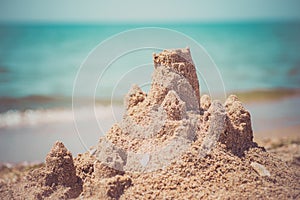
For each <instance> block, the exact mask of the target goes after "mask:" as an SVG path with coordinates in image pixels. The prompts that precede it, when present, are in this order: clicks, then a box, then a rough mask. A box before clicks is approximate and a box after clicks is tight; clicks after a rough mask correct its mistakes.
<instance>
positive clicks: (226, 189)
mask: <svg viewBox="0 0 300 200" xmlns="http://www.w3.org/2000/svg"><path fill="white" fill-rule="evenodd" d="M183 57H184V58H185V59H184V62H182V58H183ZM153 60H154V72H153V76H152V84H151V88H150V90H149V92H148V93H146V92H143V91H142V90H141V89H140V88H139V87H138V86H137V85H133V86H132V88H131V89H130V90H129V92H128V94H127V95H126V96H125V98H124V105H123V106H120V105H118V106H117V107H114V110H111V107H107V106H103V105H102V106H98V107H96V108H97V109H99V110H101V111H103V112H100V113H97V112H96V114H98V115H96V116H97V117H98V118H99V119H100V120H101V122H102V123H103V124H105V126H104V125H102V127H101V128H102V129H106V130H107V131H106V132H105V134H104V133H99V126H95V124H93V123H92V119H93V118H94V117H95V113H92V115H91V113H89V112H86V110H85V109H81V110H80V116H81V118H79V121H78V119H77V121H76V123H78V124H77V127H80V124H83V125H84V127H81V128H84V130H85V131H86V132H85V133H84V134H78V132H76V131H75V130H76V129H74V121H73V120H72V117H70V116H73V113H72V112H69V111H67V110H63V111H62V110H56V112H55V113H56V114H58V113H59V114H60V115H61V116H62V118H63V119H65V120H64V121H61V120H58V121H56V120H54V119H55V118H51V116H52V114H53V113H51V112H53V110H52V111H47V110H45V111H43V112H40V111H31V112H30V113H29V114H28V113H27V114H22V115H21V120H19V121H14V123H4V122H5V120H7V119H10V118H7V116H4V115H3V116H2V127H1V135H0V137H2V138H4V140H0V141H11V142H10V143H1V145H0V147H1V148H2V149H1V151H0V152H1V154H0V156H1V158H2V159H3V160H4V162H3V164H2V165H1V168H0V195H1V198H3V199H10V198H18V197H22V196H24V195H26V196H27V197H29V198H33V199H51V198H55V199H56V198H58V199H70V198H77V199H80V198H84V199H128V198H129V199H131V198H133V199H140V198H142V199H165V198H175V199H181V198H183V197H186V198H188V199H215V198H221V199H223V198H234V199H236V198H242V199H244V198H252V197H253V198H264V197H266V196H268V198H271V199H275V198H280V199H297V198H299V195H300V192H299V181H298V178H299V173H298V171H299V167H300V162H299V158H300V157H299V155H300V138H299V132H298V131H299V126H300V124H299V123H300V121H299V119H300V114H299V112H298V111H297V110H295V109H294V108H297V107H299V106H300V105H299V104H300V95H299V92H298V90H277V91H257V92H250V93H244V94H238V96H240V98H241V99H247V100H248V101H246V102H245V104H243V103H242V102H241V101H240V100H239V98H238V96H236V95H228V98H227V99H226V102H224V103H223V102H220V101H218V100H212V99H210V97H209V96H208V95H205V94H203V95H201V96H200V93H199V83H198V79H197V76H196V70H195V67H194V64H193V62H192V58H191V54H190V50H189V49H188V48H187V49H177V50H164V51H162V52H161V53H159V54H153ZM183 86H184V87H183ZM263 94H264V95H263ZM249 95H250V96H249ZM262 96H263V97H264V98H262ZM199 97H201V99H200V98H199ZM122 107H123V109H122ZM116 108H118V109H116ZM124 108H125V110H124ZM109 111H114V112H112V114H114V115H115V116H113V117H112V116H111V114H109ZM101 113H102V114H101ZM103 113H105V114H103ZM8 114H11V113H8ZM14 114H15V115H18V113H14ZM42 115H44V116H45V117H47V120H44V121H43V120H41V117H39V116H42ZM33 116H35V117H33ZM5 117H6V118H5ZM9 117H11V116H10V115H9ZM112 119H113V120H112ZM117 119H118V120H117ZM77 130H78V129H77ZM21 132H22V133H21ZM20 133H21V134H20ZM62 133H63V134H62ZM21 138H23V139H21ZM57 138H59V140H60V141H63V142H58V141H56V140H57ZM37 149H38V151H37ZM6 160H10V161H12V160H13V162H10V163H7V162H5V161H6ZM22 161H23V163H22ZM24 161H25V162H24ZM10 188H12V189H10Z"/></svg>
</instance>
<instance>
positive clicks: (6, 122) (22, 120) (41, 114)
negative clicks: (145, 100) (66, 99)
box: [0, 105, 121, 128]
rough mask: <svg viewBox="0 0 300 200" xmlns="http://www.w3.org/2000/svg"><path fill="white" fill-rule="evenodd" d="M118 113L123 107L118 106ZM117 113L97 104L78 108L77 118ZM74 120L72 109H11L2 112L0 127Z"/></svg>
mask: <svg viewBox="0 0 300 200" xmlns="http://www.w3.org/2000/svg"><path fill="white" fill-rule="evenodd" d="M117 112H118V113H120V112H121V108H120V109H119V108H118V111H117ZM114 115H115V113H113V111H112V108H111V107H110V106H102V105H97V106H96V107H95V110H94V109H92V107H81V108H77V109H76V120H87V121H88V120H91V119H95V117H96V118H97V120H104V119H110V118H112V117H113V116H114ZM73 121H74V113H73V110H72V109H39V110H31V109H28V110H25V111H20V110H9V111H7V112H4V113H1V114H0V128H11V127H20V126H36V125H41V124H51V123H67V122H73Z"/></svg>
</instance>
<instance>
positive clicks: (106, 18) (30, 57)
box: [0, 0, 300, 162]
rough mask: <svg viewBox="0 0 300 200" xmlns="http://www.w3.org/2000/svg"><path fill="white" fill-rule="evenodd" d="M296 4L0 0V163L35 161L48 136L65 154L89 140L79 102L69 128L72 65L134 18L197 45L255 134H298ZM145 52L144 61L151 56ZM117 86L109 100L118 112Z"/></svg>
mask: <svg viewBox="0 0 300 200" xmlns="http://www.w3.org/2000/svg"><path fill="white" fill-rule="evenodd" d="M299 8H300V2H299V1H297V0H290V1H284V0H265V1H260V0H251V1H250V0H245V1H238V0H229V1H226V2H225V1H224V2H222V1H216V0H212V1H209V0H207V1H196V0H191V1H178V0H175V1H171V0H166V1H157V0H152V1H138V0H132V1H126V2H125V1H116V0H113V1H98V0H97V1H96V0H92V1H74V0H64V1H61V0H51V1H39V0H23V1H17V0H1V1H0V162H21V161H29V162H32V161H41V160H43V158H44V157H45V155H46V153H47V152H48V150H49V149H50V148H51V146H52V144H53V143H54V142H55V141H56V140H62V141H63V142H64V143H65V144H66V146H67V147H68V148H69V149H70V150H71V151H72V152H73V154H75V155H76V154H77V153H79V152H84V151H85V150H86V147H89V146H91V145H95V144H96V143H97V140H98V137H99V134H98V133H94V132H93V131H92V130H91V131H89V129H88V123H89V121H90V120H91V119H89V117H86V116H87V114H86V112H85V109H84V103H83V107H82V110H81V112H82V113H81V118H82V119H81V120H82V123H86V126H87V132H86V133H84V134H82V133H81V134H80V135H78V133H77V132H76V129H75V126H74V122H73V113H72V108H71V105H72V91H73V82H74V79H75V77H76V73H77V71H78V70H79V67H80V65H81V63H82V62H83V61H84V59H85V58H86V57H87V56H88V54H89V52H90V51H91V50H92V49H93V48H94V47H95V46H97V45H98V44H99V43H100V42H103V41H104V40H106V39H107V38H108V37H111V36H113V35H115V34H118V33H120V32H122V31H126V30H130V29H133V28H142V27H161V28H169V29H172V30H176V31H179V32H182V33H184V34H186V35H187V36H189V37H191V38H193V39H194V40H195V41H197V42H198V43H199V44H201V45H202V46H203V47H204V48H205V49H206V50H207V52H208V54H209V55H210V56H211V57H212V59H213V60H214V62H215V63H216V65H217V66H218V68H219V70H220V73H221V75H222V78H223V81H224V86H225V89H226V93H227V95H229V94H231V93H235V94H237V95H238V96H239V98H240V99H241V100H242V101H243V102H244V104H245V106H246V108H247V109H249V110H250V112H251V114H252V121H253V129H254V135H255V138H256V139H257V140H259V139H265V138H272V137H298V136H299V130H300V109H299V108H300V95H299V94H300V92H299V91H300V90H299V89H300V12H299ZM148 37H149V36H148ZM124 42H126V41H124ZM120 45H122V44H120ZM179 48H182V47H179ZM191 51H192V49H191ZM147 55H148V57H147V58H145V59H148V60H147V61H145V62H148V61H149V62H151V60H152V55H151V54H147ZM141 58H142V57H139V58H137V59H141ZM99 59H101V58H99ZM130 59H131V58H130ZM130 59H127V60H125V61H124V63H121V64H120V65H126V64H129V65H130V62H131V60H130ZM143 62H144V61H143ZM198 67H199V69H201V66H198ZM116 69H117V68H116ZM90 73H93V71H91V72H90ZM149 77H150V75H149V73H141V74H140V78H145V79H147V78H149ZM132 81H133V82H134V80H132ZM114 84H115V83H114V82H113V81H112V82H110V83H109V84H108V85H107V88H106V90H104V91H101V94H100V93H99V96H98V95H97V106H98V107H97V109H99V110H101V115H100V116H97V117H98V118H99V120H102V122H104V123H103V124H104V130H107V129H108V128H109V127H110V126H111V124H112V123H113V121H112V120H111V119H112V116H111V109H110V108H109V106H108V104H109V102H107V97H109V96H110V95H111V91H112V90H113V88H114ZM128 89H129V88H128ZM126 92H127V90H126V89H125V90H124V94H125V93H126ZM205 92H207V91H205V89H203V90H202V94H203V93H205ZM122 95H123V94H120V95H119V96H117V99H116V101H119V102H120V109H119V112H120V113H121V112H122V105H121V103H122Z"/></svg>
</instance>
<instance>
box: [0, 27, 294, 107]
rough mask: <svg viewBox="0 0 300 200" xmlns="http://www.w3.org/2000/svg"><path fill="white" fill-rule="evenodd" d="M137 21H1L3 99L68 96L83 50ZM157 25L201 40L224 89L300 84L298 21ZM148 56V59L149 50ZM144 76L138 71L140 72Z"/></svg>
mask: <svg viewBox="0 0 300 200" xmlns="http://www.w3.org/2000/svg"><path fill="white" fill-rule="evenodd" d="M137 27H143V26H140V25H0V83H1V84H0V97H2V101H4V100H5V102H7V101H8V100H7V97H9V98H10V99H9V101H11V99H14V100H15V101H17V100H18V99H20V98H27V100H28V101H29V103H30V98H32V97H31V96H38V97H41V96H45V97H47V98H49V97H57V96H59V97H67V98H69V97H71V95H72V88H73V81H74V79H75V76H76V73H77V70H78V69H79V66H80V64H81V63H82V62H83V60H84V59H85V58H86V56H87V55H88V53H89V52H90V51H91V50H92V49H93V48H94V47H95V46H96V45H97V44H99V43H100V42H101V41H104V40H105V39H107V38H108V37H110V36H112V35H114V34H117V33H119V32H121V31H126V30H129V29H132V28H137ZM158 27H164V28H170V29H173V30H176V31H180V32H182V33H184V34H186V35H188V36H190V37H191V38H193V39H195V40H196V41H197V42H198V43H200V44H201V45H202V46H203V47H204V48H205V49H206V50H207V51H208V53H209V54H210V55H211V57H212V58H213V60H214V61H215V63H216V64H217V66H218V68H219V70H220V72H221V75H222V77H223V80H224V84H225V88H226V92H232V91H249V90H257V89H272V88H299V87H300V23H246V24H234V23H232V24H188V25H160V26H158ZM124 42H125V41H124ZM121 45H122V44H121ZM191 51H192V49H191ZM132 59H134V58H132ZM136 59H138V58H136ZM148 59H149V61H150V62H151V59H152V55H151V54H150V55H149V57H148ZM147 61H148V60H147ZM127 62H130V60H129V61H128V60H127ZM199 69H200V70H201V66H199ZM90 73H93V71H91V72H90ZM147 77H149V74H148V73H141V74H140V77H139V78H141V79H143V78H147ZM132 81H133V82H134V80H132ZM114 84H115V83H114V82H111V83H108V86H107V90H106V91H103V93H107V96H109V92H110V91H111V90H112V89H113V87H114ZM204 90H205V89H204ZM104 96H105V94H104ZM3 97H6V98H5V99H4V100H3ZM16 99H17V100H16ZM33 100H34V101H39V99H36V98H33ZM35 103H36V102H35ZM3 105H4V103H3ZM3 105H2V106H3ZM8 107H9V105H8ZM0 110H1V109H0ZM5 110H7V109H5Z"/></svg>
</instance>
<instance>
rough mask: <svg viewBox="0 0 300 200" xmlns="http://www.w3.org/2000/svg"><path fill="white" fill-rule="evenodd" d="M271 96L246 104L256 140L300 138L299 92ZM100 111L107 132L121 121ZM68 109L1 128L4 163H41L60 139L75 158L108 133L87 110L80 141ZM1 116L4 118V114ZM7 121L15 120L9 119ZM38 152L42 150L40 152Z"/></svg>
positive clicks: (105, 109)
mask: <svg viewBox="0 0 300 200" xmlns="http://www.w3.org/2000/svg"><path fill="white" fill-rule="evenodd" d="M297 91H299V90H297ZM277 92H280V91H277ZM252 93H253V92H252ZM267 93H268V92H267ZM269 93H270V95H269V97H270V98H268V100H265V99H264V100H259V101H246V102H243V105H244V106H245V107H246V109H247V110H249V112H250V113H251V120H252V123H253V124H252V128H253V134H254V141H256V142H258V143H259V142H260V141H261V140H266V139H272V138H277V139H284V138H286V137H288V138H299V137H300V133H299V130H300V113H298V112H297V109H295V108H298V107H300V95H299V93H298V92H296V91H293V92H292V91H290V92H287V91H283V93H284V95H283V96H280V95H273V94H274V93H275V91H274V90H272V91H269ZM259 94H261V92H260V93H259ZM120 105H121V104H120ZM97 109H98V111H99V113H97V114H99V115H97V116H98V119H99V120H100V121H101V124H100V125H101V126H102V128H103V132H104V133H105V132H106V131H108V129H109V128H110V127H111V126H112V124H114V122H115V120H117V119H115V118H113V116H112V113H111V111H112V110H111V109H110V107H108V106H99V107H97ZM66 110H67V109H61V110H59V109H52V110H51V109H50V110H47V109H45V110H44V111H45V113H44V112H41V111H40V110H37V111H32V112H29V114H31V115H28V116H27V115H26V116H27V118H26V120H25V121H20V123H19V124H18V123H16V124H12V126H8V127H2V128H1V127H0V163H1V162H2V163H3V162H12V163H14V162H15V163H20V162H23V161H28V162H32V161H41V160H43V158H44V157H45V155H46V153H47V152H48V150H49V149H50V148H51V146H52V144H53V143H54V142H55V141H56V140H61V141H64V142H65V143H66V145H67V146H68V147H69V149H70V151H71V152H72V153H73V154H74V155H77V154H78V153H82V152H84V150H85V147H84V146H82V142H81V140H82V141H83V142H84V144H85V145H86V146H87V147H90V146H93V145H95V144H96V142H97V141H98V138H99V136H100V135H101V134H104V133H102V132H101V131H99V127H98V125H97V124H96V123H95V122H94V121H93V120H94V119H95V115H94V114H95V113H88V112H86V110H85V109H82V112H80V113H81V114H80V119H79V121H78V123H79V126H81V127H83V128H84V130H86V131H83V132H80V138H79V136H78V133H77V132H76V130H75V128H74V121H73V113H72V110H67V112H66ZM49 111H50V112H49ZM115 111H116V114H119V115H120V116H118V117H122V106H120V109H119V110H115ZM274 111H276V112H274ZM44 114H45V115H44ZM1 115H2V116H3V113H1V114H0V116H1ZM21 115H22V114H21ZM24 116H25V115H24ZM47 117H48V118H47ZM0 120H1V118H0ZM2 120H3V118H2ZM6 120H15V119H14V118H12V119H11V118H10V116H9V117H7V118H6ZM16 138H21V141H19V140H18V141H17V140H16ZM8 141H9V142H8ZM16 149H17V151H16ZM36 149H39V151H38V153H37V152H36ZM1 152H2V153H1Z"/></svg>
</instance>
